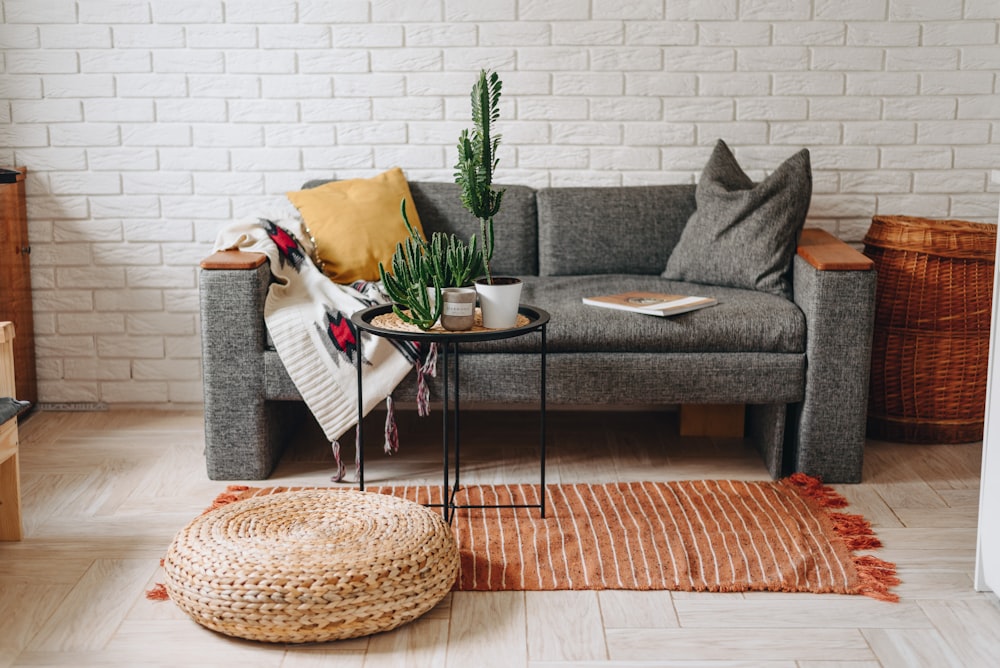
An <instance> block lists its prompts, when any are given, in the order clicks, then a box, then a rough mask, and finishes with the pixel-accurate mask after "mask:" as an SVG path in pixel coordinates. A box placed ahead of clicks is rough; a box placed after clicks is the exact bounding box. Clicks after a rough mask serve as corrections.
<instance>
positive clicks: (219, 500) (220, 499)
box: [201, 485, 250, 515]
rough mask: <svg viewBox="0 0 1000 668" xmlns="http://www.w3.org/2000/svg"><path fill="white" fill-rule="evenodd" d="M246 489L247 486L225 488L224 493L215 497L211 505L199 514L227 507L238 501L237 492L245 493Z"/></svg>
mask: <svg viewBox="0 0 1000 668" xmlns="http://www.w3.org/2000/svg"><path fill="white" fill-rule="evenodd" d="M248 489H250V487H249V486H248V485H230V486H229V487H227V488H226V491H225V492H223V493H222V494H219V495H218V496H217V497H215V500H214V501H212V505H210V506H209V507H208V508H205V510H204V511H202V513H201V514H202V515H204V514H205V513H207V512H210V511H213V510H215V509H216V508H221V507H222V506H227V505H229V504H230V503H233V502H234V501H238V500H239V498H240V495H239V492H245V491H247V490H248Z"/></svg>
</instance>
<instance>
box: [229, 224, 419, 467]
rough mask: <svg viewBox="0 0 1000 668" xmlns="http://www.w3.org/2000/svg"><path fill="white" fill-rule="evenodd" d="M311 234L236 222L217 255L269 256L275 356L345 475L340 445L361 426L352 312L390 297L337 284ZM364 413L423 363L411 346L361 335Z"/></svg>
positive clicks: (362, 286)
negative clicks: (319, 260)
mask: <svg viewBox="0 0 1000 668" xmlns="http://www.w3.org/2000/svg"><path fill="white" fill-rule="evenodd" d="M307 239H309V235H308V234H306V233H305V230H303V227H302V223H301V221H300V220H296V219H294V218H287V217H286V218H279V219H275V220H268V219H265V218H259V219H254V220H250V221H245V222H241V223H236V224H234V225H232V226H230V227H228V228H226V229H224V230H222V231H221V232H220V233H219V236H218V238H217V239H216V243H215V249H216V250H229V249H239V250H243V251H255V252H259V253H264V254H265V255H267V259H268V261H269V262H270V265H271V273H272V274H273V275H274V278H275V280H274V282H272V283H271V286H270V288H269V289H268V293H267V297H266V300H265V302H264V322H265V324H266V326H267V331H268V333H269V334H270V335H271V340H272V342H273V343H274V348H275V351H276V352H277V353H278V357H279V358H281V361H282V363H283V364H284V366H285V369H286V370H287V371H288V375H289V377H290V378H291V379H292V382H293V383H294V384H295V387H296V388H297V389H298V391H299V394H301V395H302V399H303V400H304V401H305V403H306V405H307V406H308V407H309V410H310V411H312V414H313V415H314V416H315V417H316V420H317V422H319V424H320V426H321V427H322V428H323V433H324V434H325V435H326V437H327V438H328V439H329V440H330V442H331V444H332V445H333V451H334V456H335V457H336V460H337V467H338V472H337V475H336V476H334V479H335V480H340V479H342V478H343V474H344V467H343V464H342V463H341V459H340V443H339V440H338V439H340V437H341V436H343V434H344V432H346V431H347V430H348V429H350V428H351V427H352V426H354V425H355V424H356V423H357V421H358V392H357V367H356V363H357V355H358V335H359V331H358V329H357V328H356V326H355V325H354V323H352V322H351V315H352V314H353V313H354V312H355V311H358V310H360V309H362V308H365V307H367V306H371V305H373V304H378V303H384V302H385V301H386V300H387V297H386V295H385V293H384V291H383V290H382V287H381V284H380V283H365V282H359V283H355V284H353V285H341V284H337V283H334V282H333V281H331V280H330V279H329V278H327V276H326V275H324V274H323V273H322V272H321V271H320V270H319V269H318V268H317V267H316V265H315V264H313V262H312V260H311V259H310V257H311V253H310V251H311V248H310V246H309V245H308V242H307V241H306V240H307ZM360 341H361V344H362V347H361V350H362V352H363V356H364V357H363V362H362V364H363V367H362V373H363V376H364V377H363V381H362V382H363V387H364V412H365V415H367V414H368V412H369V411H371V409H372V408H374V407H375V406H376V405H377V404H378V403H379V402H381V401H384V400H386V399H387V398H388V400H389V404H390V406H389V407H390V411H389V420H391V419H392V410H391V408H392V406H391V401H392V400H391V397H390V393H391V392H392V391H393V389H395V387H396V385H398V384H399V382H400V381H401V380H402V379H403V378H404V377H405V376H406V374H407V373H408V372H409V371H410V369H411V368H412V367H413V366H414V365H415V364H416V365H418V368H419V351H418V349H417V348H416V347H415V346H413V345H412V344H408V343H403V344H398V343H393V342H390V341H388V340H386V339H384V338H381V337H377V336H372V335H371V334H368V333H364V332H362V333H361V338H360ZM386 434H387V443H386V450H387V451H389V450H390V449H394V448H395V445H396V444H395V443H394V442H393V443H390V442H389V440H390V437H392V438H394V436H395V429H394V425H390V424H387V427H386Z"/></svg>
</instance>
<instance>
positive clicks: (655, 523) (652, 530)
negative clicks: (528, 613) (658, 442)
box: [213, 474, 899, 601]
mask: <svg viewBox="0 0 1000 668" xmlns="http://www.w3.org/2000/svg"><path fill="white" fill-rule="evenodd" d="M294 489H302V488H294V487H268V488H253V487H245V486H232V487H230V488H229V490H228V491H227V492H226V493H224V494H222V495H220V497H219V498H218V499H217V500H216V502H215V504H214V505H213V507H216V506H218V505H224V504H226V503H231V502H234V501H238V500H241V499H244V498H249V497H252V496H259V495H262V494H274V493H280V492H284V491H289V490H294ZM538 489H539V488H538V485H489V486H479V485H470V486H468V487H464V488H463V489H462V490H460V491H459V493H458V495H457V497H456V503H458V504H466V503H467V504H480V503H485V504H490V503H499V504H517V503H537V502H538ZM546 489H547V491H548V497H547V504H548V508H547V512H546V518H545V519H541V518H540V517H539V516H538V515H539V513H538V510H537V509H516V510H514V509H488V510H478V509H463V510H459V511H458V512H457V514H456V517H455V518H454V519H453V521H452V527H453V530H454V532H455V537H456V539H457V542H458V546H459V551H460V553H461V572H460V576H459V582H458V584H457V588H458V589H461V590H486V591H495V590H504V589H507V590H533V591H537V590H555V589H666V590H677V591H723V592H737V591H784V592H817V593H819V592H830V593H838V594H864V595H867V596H871V597H874V598H877V599H881V600H885V601H896V600H898V597H897V596H896V595H895V594H894V593H892V592H891V591H890V588H891V587H892V586H893V585H896V584H899V580H898V579H897V578H896V575H895V566H894V565H893V564H891V563H889V562H886V561H884V560H881V559H878V558H877V557H873V556H871V555H867V554H860V553H859V552H861V551H867V550H870V549H873V548H876V547H880V546H881V543H880V542H879V540H878V539H877V538H876V537H875V535H874V533H873V531H872V529H871V525H870V524H869V522H868V521H867V520H865V519H864V518H863V517H861V516H860V515H850V514H846V513H840V512H834V510H833V509H836V508H842V507H844V506H846V505H847V502H846V500H845V499H844V498H843V497H841V496H840V495H839V494H837V493H836V492H835V491H834V490H833V489H832V488H829V487H826V486H824V485H822V484H821V483H820V482H819V481H818V480H816V479H814V478H810V477H808V476H805V475H802V474H795V475H793V476H791V477H789V478H786V479H783V480H779V481H775V482H743V481H734V480H717V481H712V480H698V481H682V482H667V483H654V482H633V483H614V484H573V485H548V486H547V487H546ZM369 491H372V492H379V493H385V494H394V495H397V496H401V497H403V498H407V499H410V500H412V501H416V502H418V503H436V502H440V499H441V488H440V486H436V485H428V486H406V487H376V488H370V490H369Z"/></svg>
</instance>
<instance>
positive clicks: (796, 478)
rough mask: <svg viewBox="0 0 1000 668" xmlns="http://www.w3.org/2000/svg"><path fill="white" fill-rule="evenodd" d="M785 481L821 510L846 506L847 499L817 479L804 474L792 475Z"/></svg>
mask: <svg viewBox="0 0 1000 668" xmlns="http://www.w3.org/2000/svg"><path fill="white" fill-rule="evenodd" d="M785 480H786V481H787V482H788V483H789V484H790V485H792V487H793V488H795V489H796V490H798V492H799V494H801V495H802V496H803V497H805V498H807V499H812V500H813V501H816V502H817V503H818V504H819V505H820V507H822V508H843V507H845V506H847V505H848V503H847V499H845V498H844V497H843V496H841V495H840V494H839V493H838V492H837V490H835V489H833V488H832V487H828V486H827V485H824V484H823V481H822V480H820V479H819V478H814V477H812V476H809V475H806V474H805V473H793V474H792V475H790V476H788V477H787V478H785Z"/></svg>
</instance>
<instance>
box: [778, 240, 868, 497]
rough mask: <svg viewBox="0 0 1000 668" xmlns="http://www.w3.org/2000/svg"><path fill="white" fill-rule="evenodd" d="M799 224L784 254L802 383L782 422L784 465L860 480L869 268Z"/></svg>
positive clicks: (837, 478)
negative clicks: (799, 233) (799, 239)
mask: <svg viewBox="0 0 1000 668" xmlns="http://www.w3.org/2000/svg"><path fill="white" fill-rule="evenodd" d="M807 232H808V234H806V233H805V232H804V234H803V240H804V241H805V243H804V244H801V245H800V247H799V252H798V253H797V254H796V256H795V258H794V260H793V262H792V290H793V293H794V297H793V298H794V300H795V303H796V305H798V307H799V308H800V309H801V310H802V312H803V314H804V315H805V318H806V389H805V396H804V398H803V401H802V403H801V404H800V405H799V406H797V407H796V408H795V409H794V410H792V411H791V417H790V419H791V422H790V424H789V425H788V429H786V442H785V445H786V454H787V459H786V460H785V461H786V468H794V470H796V471H803V472H805V473H808V474H810V475H814V476H818V477H820V478H822V479H823V480H824V481H826V482H845V483H846V482H860V480H861V466H862V457H863V452H864V445H865V430H866V420H867V417H866V416H867V410H868V380H869V374H870V372H871V350H872V331H873V328H874V323H875V280H876V272H875V271H874V270H873V266H874V265H873V263H872V262H871V261H870V260H868V258H866V257H864V256H863V255H861V253H858V252H857V251H855V250H854V249H852V248H851V247H850V246H847V244H844V243H843V242H841V241H839V240H837V239H836V238H835V237H833V236H832V235H829V234H827V233H826V232H822V231H821V230H809V231H807ZM845 249H846V250H845ZM803 250H804V251H805V252H803ZM807 256H808V257H807ZM858 256H860V257H858ZM817 265H819V266H817Z"/></svg>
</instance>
